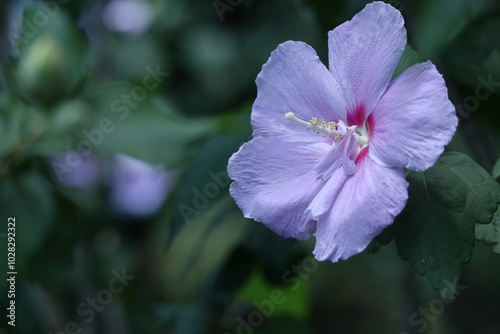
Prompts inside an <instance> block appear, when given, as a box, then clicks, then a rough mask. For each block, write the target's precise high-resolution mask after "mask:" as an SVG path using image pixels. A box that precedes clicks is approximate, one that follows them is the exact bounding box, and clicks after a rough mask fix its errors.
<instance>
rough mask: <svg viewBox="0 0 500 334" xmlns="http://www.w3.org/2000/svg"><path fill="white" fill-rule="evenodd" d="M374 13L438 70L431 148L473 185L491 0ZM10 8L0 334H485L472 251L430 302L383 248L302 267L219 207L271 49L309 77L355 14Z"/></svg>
mask: <svg viewBox="0 0 500 334" xmlns="http://www.w3.org/2000/svg"><path fill="white" fill-rule="evenodd" d="M388 2H389V3H391V4H392V5H393V6H395V7H396V8H398V9H399V10H400V11H401V12H402V14H403V16H404V18H405V21H406V28H407V30H408V42H409V44H411V46H412V48H413V49H414V50H416V51H417V52H418V53H419V54H420V57H421V58H422V60H426V59H430V60H432V62H434V63H435V64H436V66H437V68H438V69H439V71H440V72H441V73H442V74H443V75H444V78H445V80H446V83H447V86H448V89H449V94H450V98H451V100H452V102H453V103H454V104H455V106H456V108H457V114H458V117H459V119H460V125H459V129H458V131H457V134H456V136H455V138H454V139H453V141H452V142H451V143H450V145H449V146H448V149H449V150H451V151H459V152H464V153H466V154H468V155H470V156H471V157H472V158H473V159H474V160H476V161H477V162H478V163H479V164H480V165H482V166H483V167H484V168H485V169H486V170H487V171H488V172H491V171H492V168H493V165H494V163H495V161H496V160H497V159H498V157H499V156H500V145H499V143H500V132H499V128H500V113H499V110H498V109H499V107H500V37H499V36H500V35H499V34H498V31H500V3H499V2H498V1H495V0H477V1H474V2H471V1H467V0H455V1H451V0H432V1H431V0H412V1H403V0H401V1H388ZM29 3H30V2H29V1H25V2H15V1H4V2H3V3H2V4H0V29H1V33H0V46H1V48H0V61H1V63H2V76H1V80H2V82H1V85H2V86H1V93H0V220H1V225H0V226H1V229H0V247H1V250H2V251H1V253H0V254H2V256H1V257H0V261H1V262H0V263H1V265H0V268H7V255H6V254H7V234H6V233H7V219H8V218H9V217H15V218H16V269H17V272H18V274H17V277H16V285H15V302H16V326H15V328H14V327H12V326H9V325H7V321H9V319H8V318H6V317H5V316H4V315H2V317H1V318H0V323H1V329H0V333H54V334H55V333H68V334H70V333H71V334H73V333H75V334H76V333H82V334H90V333H106V334H107V333H110V334H111V333H113V334H114V333H172V334H198V333H200V334H201V333H210V334H212V333H221V334H223V333H229V334H233V333H245V334H251V333H291V334H295V333H296V334H303V333H304V334H305V333H319V334H323V333H325V334H326V333H350V334H356V333H383V334H386V333H396V334H402V333H412V334H413V333H434V334H441V333H457V334H468V333H481V334H490V333H491V334H493V333H498V332H500V320H499V318H498V314H499V313H500V302H499V301H500V286H499V285H498V282H499V280H500V266H499V265H498V263H499V262H498V261H499V255H498V254H495V253H493V251H492V249H491V247H489V246H485V245H483V244H481V243H476V247H475V250H474V255H473V258H472V260H471V262H470V264H467V265H464V266H463V273H462V277H461V279H460V280H459V288H458V290H457V291H458V293H457V295H456V298H455V300H454V301H453V302H450V303H445V302H444V301H442V300H441V299H440V296H439V293H437V292H435V291H433V290H432V288H431V287H430V285H429V284H428V282H427V280H426V278H425V277H420V276H418V275H417V274H416V273H414V272H413V271H412V270H411V268H410V267H409V265H408V263H406V262H403V261H402V260H401V259H400V258H399V257H398V254H397V250H396V247H395V245H394V243H390V244H389V245H387V246H384V247H382V248H381V249H380V250H379V251H378V252H377V253H375V254H368V253H367V252H364V253H362V254H360V255H357V256H355V257H353V258H351V259H350V260H348V261H345V262H340V263H336V264H332V263H327V262H325V263H317V262H316V261H315V260H314V259H313V258H312V257H311V255H310V254H311V251H312V248H313V245H314V240H313V239H312V240H310V241H307V242H297V241H294V240H286V239H283V238H280V237H278V236H276V235H275V234H274V233H273V232H271V231H269V230H267V229H266V228H265V227H263V226H262V225H261V224H259V223H256V222H253V221H249V220H247V219H245V218H243V216H242V214H241V212H240V211H239V209H238V208H237V207H236V206H235V204H234V201H233V200H232V198H231V197H230V196H229V192H228V188H229V183H230V180H229V179H228V176H227V172H226V167H227V160H228V158H229V157H230V156H231V154H232V153H233V152H235V151H236V150H237V149H238V148H239V146H240V145H241V144H242V143H243V142H245V141H248V140H249V139H250V138H251V127H250V121H249V120H250V111H251V105H252V103H253V101H254V99H255V97H256V87H255V83H254V81H255V78H256V76H257V74H258V73H259V72H260V69H261V67H262V65H263V64H264V63H265V62H266V61H267V59H268V57H269V56H270V54H271V52H272V51H273V50H274V49H275V48H276V47H277V46H278V44H280V43H282V42H284V41H287V40H297V41H304V42H306V43H308V44H309V45H311V46H313V47H314V49H315V50H316V51H317V52H318V54H319V56H320V58H321V59H322V61H323V62H324V63H326V62H327V32H328V31H329V30H332V29H333V28H334V27H336V26H337V25H339V24H341V23H342V22H344V21H346V20H349V19H350V18H352V16H353V15H355V14H356V13H357V12H358V11H360V10H361V9H362V8H363V7H364V6H365V4H366V3H367V1H360V0H350V1H335V2H333V1H327V0H309V1H306V0H303V1H301V0H293V1H289V0H287V1H285V0H277V1H272V2H270V1H263V0H220V1H219V0H216V1H212V0H204V1H200V0H198V1H194V0H193V1H174V0H167V1H160V0H149V1H147V0H113V1H79V0H60V1H56V0H51V1H36V2H33V3H34V4H33V3H32V5H30V6H28V7H27V8H26V10H25V12H24V21H23V25H21V18H22V15H21V13H22V10H23V8H24V7H23V6H24V5H25V4H29ZM422 126H424V127H425V124H422ZM6 272H7V269H5V270H4V269H2V271H1V274H0V277H1V279H0V289H1V296H2V299H1V300H2V303H1V306H2V308H3V309H4V310H5V309H6V308H7V307H8V305H9V304H8V302H9V301H8V300H7V298H6V297H5V296H7V291H8V289H9V285H8V282H7V281H6V278H7V274H6ZM2 314H4V312H3V313H2Z"/></svg>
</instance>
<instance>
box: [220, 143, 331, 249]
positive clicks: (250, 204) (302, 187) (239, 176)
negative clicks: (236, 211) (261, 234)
mask: <svg viewBox="0 0 500 334" xmlns="http://www.w3.org/2000/svg"><path fill="white" fill-rule="evenodd" d="M327 150H328V144H325V143H316V144H308V143H300V142H295V143H291V142H284V141H281V140H280V139H277V138H267V137H258V138H255V139H253V140H251V141H250V142H248V143H245V144H244V145H243V146H242V147H241V148H240V150H239V151H238V152H236V153H235V154H233V156H232V157H231V158H230V159H229V165H228V173H229V177H230V178H231V179H233V180H234V182H233V183H232V184H231V188H230V193H231V196H232V197H233V198H234V199H235V200H236V203H237V204H238V206H239V207H240V209H241V210H242V211H243V214H244V215H245V217H247V218H252V219H254V220H256V221H259V222H261V223H264V224H265V225H266V226H267V227H269V228H270V229H271V230H273V231H274V232H276V233H278V234H279V235H281V236H283V237H287V238H288V237H293V238H296V239H299V240H303V239H307V238H309V237H310V236H311V235H312V233H313V232H314V230H315V228H316V224H315V223H314V222H313V221H312V219H310V218H309V217H308V214H306V213H305V210H306V209H307V207H308V206H309V204H310V203H311V201H312V199H313V197H314V196H315V195H316V194H317V192H318V190H319V188H320V187H321V186H322V185H323V184H324V182H323V181H322V180H321V179H319V178H318V176H317V175H316V173H315V172H314V165H315V163H316V161H317V160H318V158H319V157H320V156H321V155H322V154H324V152H326V151H327Z"/></svg>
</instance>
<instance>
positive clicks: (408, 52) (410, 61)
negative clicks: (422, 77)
mask: <svg viewBox="0 0 500 334" xmlns="http://www.w3.org/2000/svg"><path fill="white" fill-rule="evenodd" d="M423 61H424V59H423V58H422V57H421V56H420V54H419V53H418V52H417V51H415V50H414V49H413V48H412V46H411V45H410V44H406V47H405V50H404V52H403V55H402V56H401V59H400V60H399V64H398V66H397V67H396V70H395V71H394V74H393V75H392V78H393V79H394V78H396V77H397V76H398V75H400V74H401V73H403V72H404V71H405V70H406V69H407V68H409V67H411V66H413V65H415V64H417V63H420V62H423Z"/></svg>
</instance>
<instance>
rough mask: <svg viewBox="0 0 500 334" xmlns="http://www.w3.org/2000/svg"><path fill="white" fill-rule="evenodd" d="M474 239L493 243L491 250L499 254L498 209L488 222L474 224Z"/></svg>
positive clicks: (499, 227)
mask: <svg viewBox="0 0 500 334" xmlns="http://www.w3.org/2000/svg"><path fill="white" fill-rule="evenodd" d="M476 239H477V240H481V241H483V242H484V243H485V244H487V245H493V251H494V252H495V253H498V254H500V209H499V210H497V212H496V214H495V217H493V221H492V222H491V223H489V224H486V225H485V224H476Z"/></svg>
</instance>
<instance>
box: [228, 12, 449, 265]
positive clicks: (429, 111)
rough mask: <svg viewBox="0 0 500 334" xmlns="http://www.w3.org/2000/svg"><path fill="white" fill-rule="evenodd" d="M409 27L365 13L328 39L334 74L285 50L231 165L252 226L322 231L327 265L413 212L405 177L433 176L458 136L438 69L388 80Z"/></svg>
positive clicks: (305, 54) (302, 47) (304, 234)
mask: <svg viewBox="0 0 500 334" xmlns="http://www.w3.org/2000/svg"><path fill="white" fill-rule="evenodd" d="M403 24H404V21H403V17H402V16H401V14H400V13H399V11H397V10H396V9H395V8H393V7H391V6H390V5H387V4H385V3H383V2H374V3H371V4H368V5H367V6H366V7H365V8H364V9H363V10H362V11H361V12H360V13H358V14H357V15H356V16H355V17H354V18H353V19H352V20H351V21H348V22H345V23H344V24H342V25H340V26H339V27H337V28H336V29H334V30H333V31H330V32H329V34H328V46H329V68H328V69H327V68H326V67H325V66H324V65H323V64H322V63H321V61H320V60H319V58H318V56H317V55H316V52H315V51H314V50H313V49H312V48H311V47H310V46H309V45H307V44H305V43H301V42H291V41H288V42H285V43H283V44H281V45H280V46H278V48H277V49H276V50H275V51H274V52H273V53H272V54H271V57H270V58H269V60H268V62H267V63H266V64H265V65H264V66H263V68H262V71H261V73H260V74H259V75H258V77H257V80H256V83H257V88H258V95H257V99H256V101H255V104H254V105H253V109H252V117H251V120H252V126H253V139H252V140H251V141H250V142H248V143H245V144H244V145H243V146H242V147H241V148H240V149H239V151H238V152H237V153H235V154H233V156H232V157H231V158H230V159H229V166H228V172H229V176H230V177H231V178H232V179H233V180H234V182H233V183H232V184H231V188H230V192H231V195H232V196H233V198H234V199H235V200H236V203H237V204H238V206H239V207H240V208H241V210H242V211H243V213H244V215H245V217H247V218H252V219H254V220H256V221H259V222H262V223H264V224H265V225H266V226H267V227H269V228H270V229H271V230H273V231H275V232H276V233H277V234H279V235H281V236H283V237H287V238H288V237H292V238H296V239H299V240H304V239H308V238H309V237H311V235H313V233H314V235H315V236H316V245H315V249H314V255H315V257H316V258H317V259H318V260H330V261H333V262H335V261H338V260H339V259H347V258H349V257H350V256H352V255H355V254H357V253H359V252H361V251H362V250H364V249H365V248H366V246H367V245H368V244H369V242H370V241H371V240H372V239H373V238H374V237H375V236H377V235H378V234H379V233H380V232H382V230H383V229H384V228H385V227H387V226H388V225H390V224H391V223H392V222H393V220H394V218H395V217H396V215H398V214H399V213H400V212H401V210H402V209H403V208H404V206H405V204H406V200H407V198H408V191H407V187H408V183H407V182H406V180H405V177H404V168H408V169H412V170H417V171H423V170H425V169H427V168H429V167H431V166H432V165H433V164H434V163H435V162H436V161H437V159H438V157H439V156H440V155H441V153H442V152H443V150H444V146H445V145H446V144H447V143H448V142H449V141H450V140H451V138H452V136H453V134H454V133H455V129H456V125H457V121H458V120H457V117H456V115H455V109H454V107H453V105H452V103H451V102H450V101H449V99H448V93H447V89H446V86H445V83H444V80H443V78H442V76H441V75H440V74H439V72H438V71H437V70H436V68H435V66H434V65H433V64H432V63H431V62H430V61H428V62H425V63H421V64H416V65H414V66H412V67H410V68H408V69H407V70H406V71H404V72H403V73H402V74H401V75H399V76H398V77H397V78H396V79H394V80H393V81H392V82H391V77H392V75H393V73H394V70H395V68H396V66H397V65H398V62H399V60H400V58H401V55H402V53H403V50H404V48H405V45H406V30H405V28H404V26H403Z"/></svg>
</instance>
